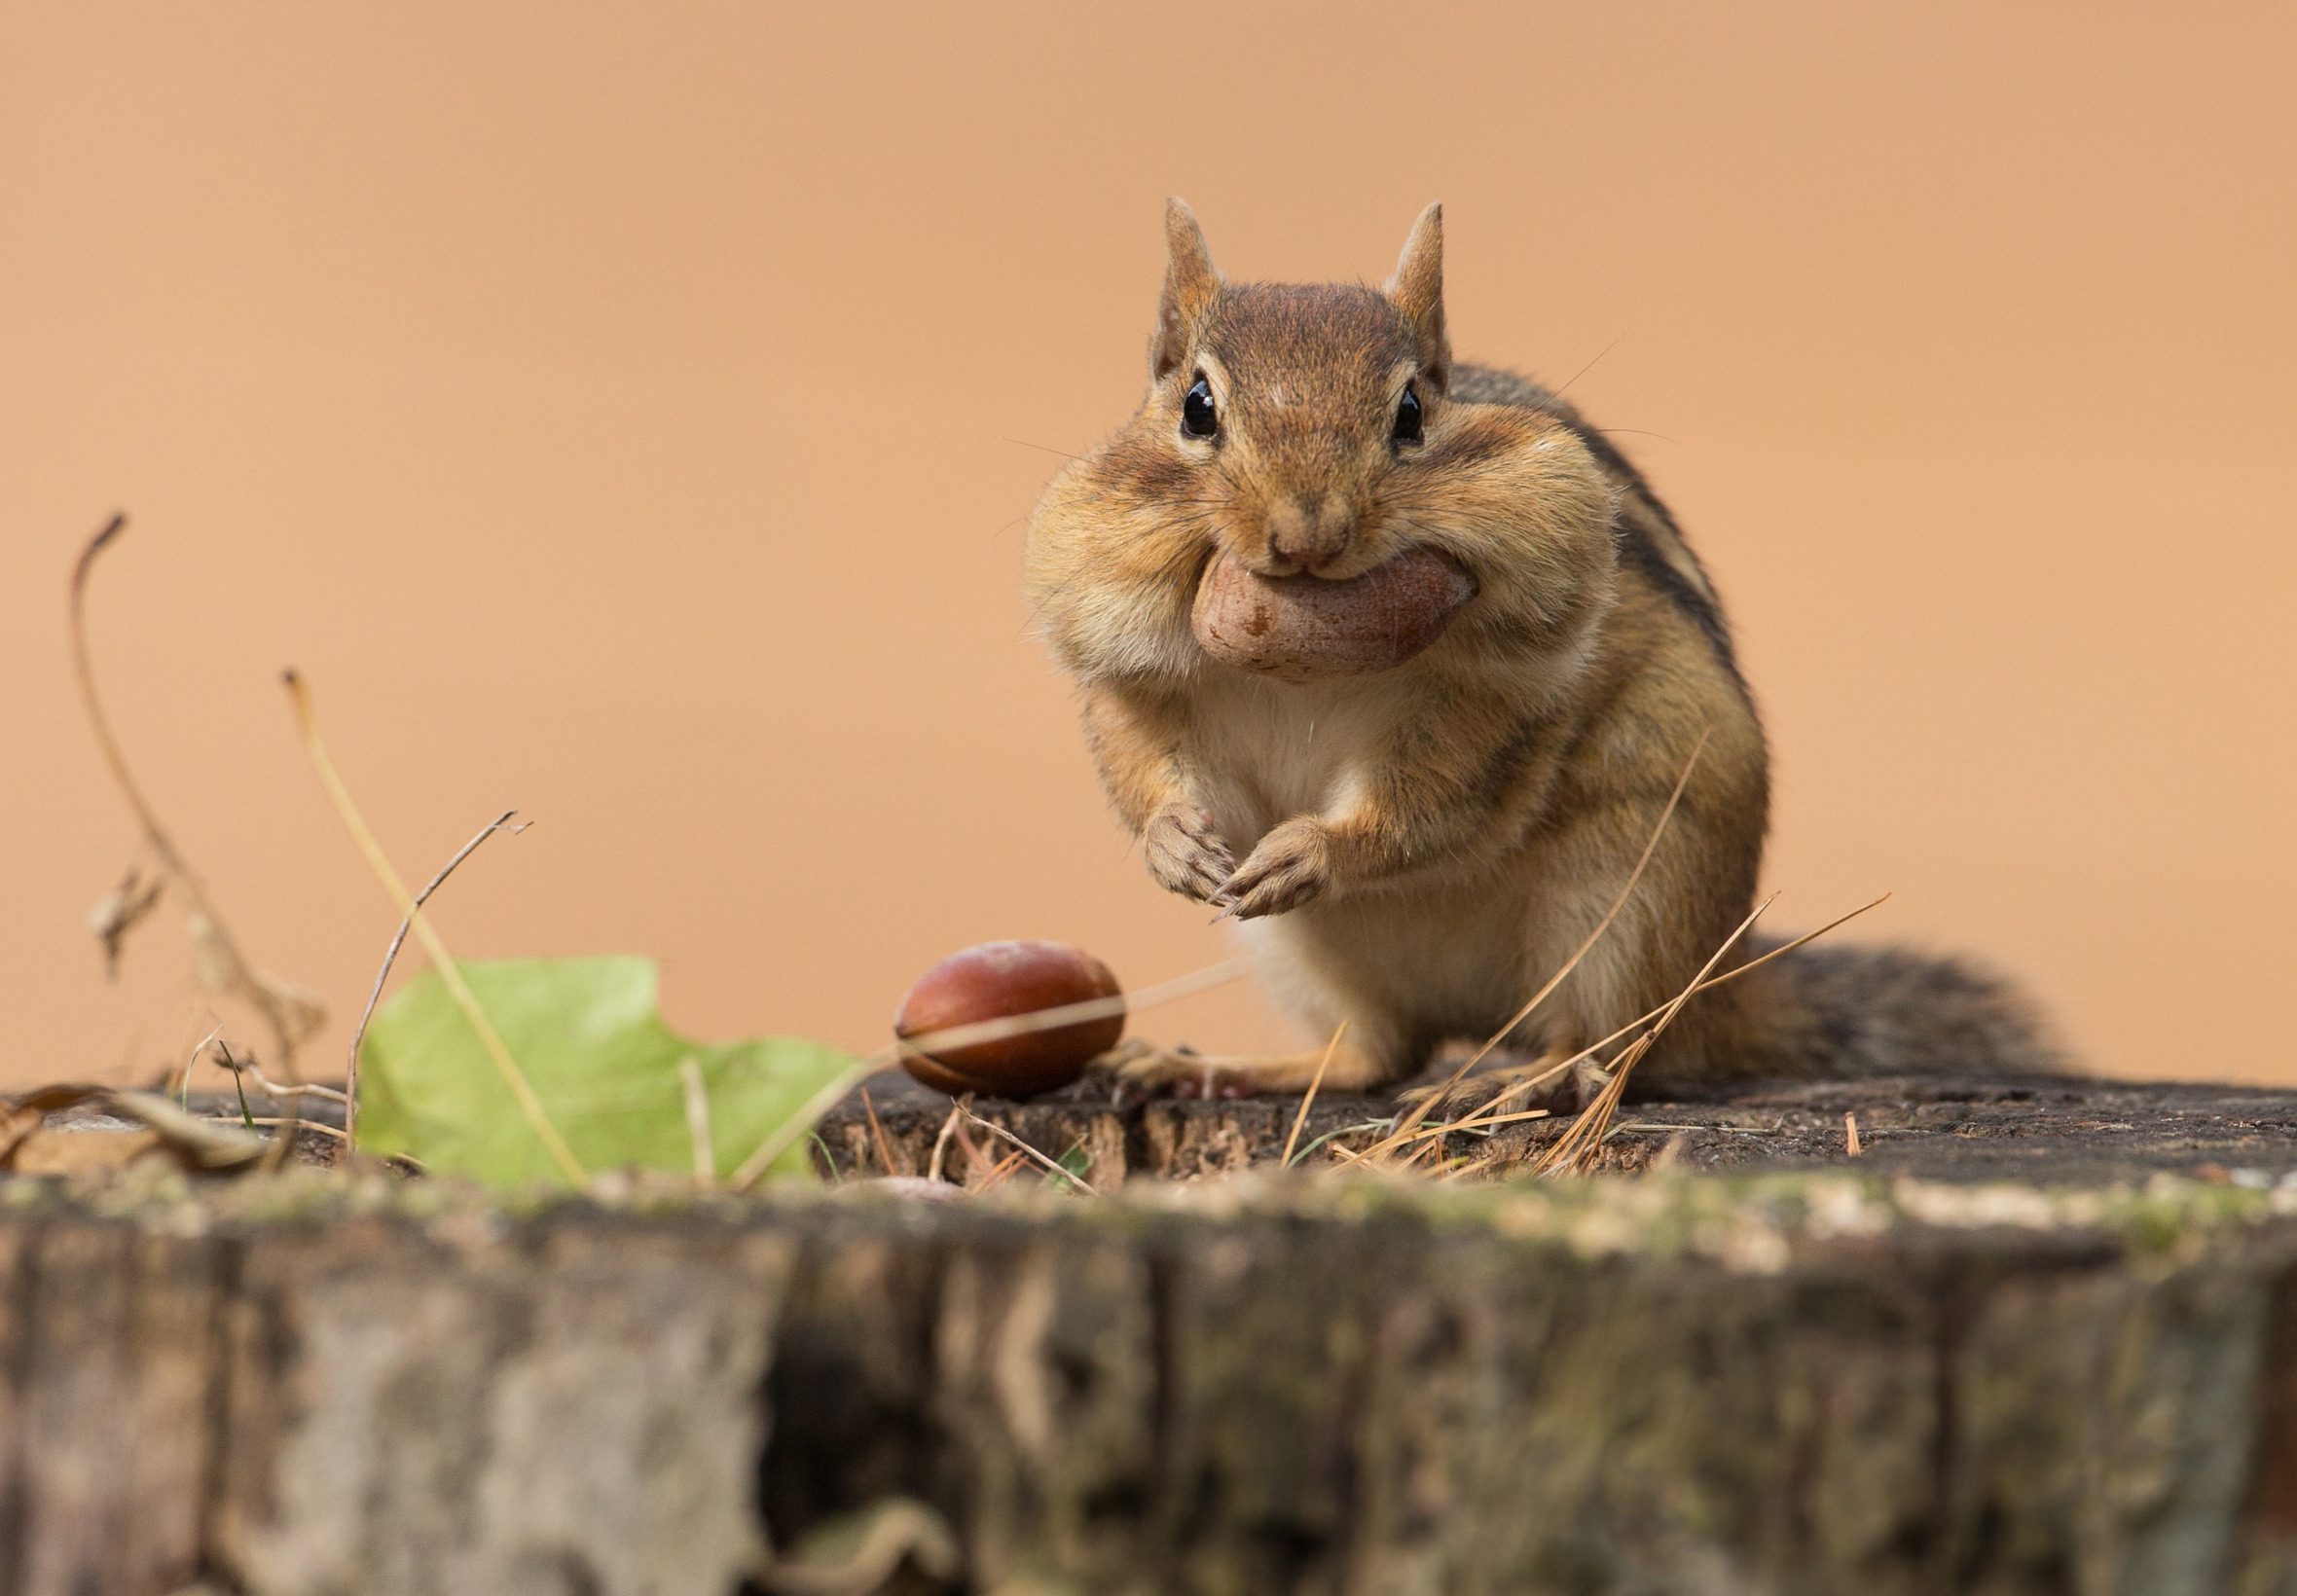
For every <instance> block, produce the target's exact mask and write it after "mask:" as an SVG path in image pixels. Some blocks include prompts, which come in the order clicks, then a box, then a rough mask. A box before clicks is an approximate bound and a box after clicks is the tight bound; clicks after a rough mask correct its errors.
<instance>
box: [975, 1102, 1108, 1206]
mask: <svg viewBox="0 0 2297 1596" xmlns="http://www.w3.org/2000/svg"><path fill="white" fill-rule="evenodd" d="M958 1112H959V1113H962V1114H964V1115H965V1116H966V1119H967V1120H969V1121H971V1122H972V1123H973V1124H975V1125H978V1126H980V1127H981V1129H983V1130H985V1131H987V1132H989V1133H990V1134H991V1135H992V1136H1002V1137H1003V1138H1004V1139H1005V1140H1006V1141H1007V1142H1010V1143H1012V1144H1013V1148H1014V1150H1015V1151H1016V1152H1019V1153H1022V1154H1025V1155H1026V1156H1028V1157H1029V1158H1032V1159H1034V1160H1036V1161H1037V1162H1038V1163H1039V1164H1042V1165H1043V1166H1044V1167H1045V1169H1046V1170H1047V1171H1048V1172H1050V1173H1051V1174H1054V1175H1057V1176H1059V1177H1060V1178H1061V1179H1064V1180H1066V1181H1068V1182H1069V1183H1070V1184H1071V1185H1073V1186H1075V1187H1076V1189H1077V1190H1079V1191H1081V1192H1083V1193H1084V1194H1085V1195H1086V1196H1087V1197H1097V1196H1099V1195H1100V1193H1099V1191H1097V1190H1096V1189H1094V1187H1093V1184H1092V1182H1090V1181H1089V1180H1086V1179H1083V1178H1082V1177H1080V1176H1076V1175H1072V1174H1070V1173H1069V1171H1068V1170H1066V1169H1064V1168H1063V1167H1062V1166H1061V1165H1059V1164H1057V1163H1055V1162H1054V1161H1053V1160H1052V1159H1050V1158H1047V1157H1046V1156H1045V1155H1044V1154H1043V1153H1041V1152H1039V1151H1038V1150H1037V1149H1036V1148H1035V1147H1033V1146H1031V1145H1030V1144H1029V1143H1026V1142H1024V1141H1022V1140H1021V1139H1020V1138H1019V1137H1017V1136H1015V1135H1014V1134H1013V1133H1012V1132H1010V1131H1008V1130H1006V1129H1005V1128H1004V1127H1003V1125H1000V1124H997V1123H996V1122H995V1121H993V1120H987V1119H983V1118H982V1117H981V1116H980V1115H979V1114H977V1113H975V1112H973V1110H972V1109H971V1108H969V1107H966V1106H963V1105H960V1106H959V1107H958Z"/></svg>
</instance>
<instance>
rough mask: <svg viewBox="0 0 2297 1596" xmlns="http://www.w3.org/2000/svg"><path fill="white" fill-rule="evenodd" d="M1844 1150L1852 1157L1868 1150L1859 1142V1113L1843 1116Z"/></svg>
mask: <svg viewBox="0 0 2297 1596" xmlns="http://www.w3.org/2000/svg"><path fill="white" fill-rule="evenodd" d="M1842 1150H1843V1152H1844V1153H1845V1154H1847V1155H1848V1156H1849V1157H1852V1158H1856V1157H1858V1156H1859V1154H1860V1153H1862V1152H1864V1151H1865V1150H1866V1149H1865V1148H1863V1147H1861V1146H1860V1145H1859V1144H1858V1115H1857V1114H1855V1113H1848V1114H1844V1115H1843V1116H1842Z"/></svg>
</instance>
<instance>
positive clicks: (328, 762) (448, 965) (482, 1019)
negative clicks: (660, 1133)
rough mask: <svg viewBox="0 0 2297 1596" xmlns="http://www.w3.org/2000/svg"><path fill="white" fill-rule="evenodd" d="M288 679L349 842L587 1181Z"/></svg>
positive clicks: (556, 1148)
mask: <svg viewBox="0 0 2297 1596" xmlns="http://www.w3.org/2000/svg"><path fill="white" fill-rule="evenodd" d="M285 679H286V683H287V692H288V696H289V697H290V698H292V699H293V700H294V703H295V715H296V720H297V722H298V724H299V725H300V726H301V728H302V731H303V744H304V748H305V751H306V752H308V753H309V754H310V761H311V766H312V768H313V769H314V770H316V771H317V772H318V773H319V784H320V785H321V786H323V787H325V788H326V789H327V796H328V798H329V799H331V800H332V801H333V802H334V804H335V812H336V814H338V815H340V816H343V823H344V827H345V829H346V830H347V831H349V832H350V834H351V841H352V842H354V843H356V844H357V845H358V848H359V852H361V853H363V854H365V855H366V858H367V867H368V868H369V869H370V870H372V871H374V872H375V879H376V880H377V881H379V882H381V883H382V884H383V891H384V893H385V894H387V895H388V896H389V898H390V900H391V903H392V905H393V906H394V907H395V908H396V909H397V910H398V911H399V913H400V915H401V916H402V917H404V918H405V919H406V920H408V921H410V922H412V923H413V925H414V927H415V935H416V937H417V938H418V939H419V941H420V942H421V943H422V948H423V952H425V953H427V954H429V955H430V961H431V967H432V968H434V969H436V970H437V971H438V972H439V980H440V982H441V984H443V985H444V986H445V987H446V989H447V992H448V995H449V996H450V997H453V998H454V999H455V1004H456V1007H457V1008H459V1009H461V1010H462V1017H463V1018H464V1019H465V1020H466V1021H468V1022H469V1023H470V1028H471V1031H472V1032H473V1033H474V1034H476V1035H477V1036H478V1038H479V1044H480V1045H481V1046H482V1047H484V1048H485V1049H486V1051H487V1057H488V1058H489V1059H491V1060H492V1062H493V1065H494V1068H495V1070H496V1071H497V1072H498V1073H500V1074H501V1076H502V1079H503V1083H504V1084H505V1085H507V1086H508V1087H509V1088H510V1091H511V1096H512V1097H514V1098H515V1099H517V1100H518V1105H519V1109H520V1111H521V1112H522V1113H524V1114H525V1115H526V1116H527V1123H528V1124H529V1126H530V1127H532V1128H533V1131H534V1134H535V1136H536V1137H537V1138H538V1139H540V1141H541V1143H542V1144H543V1146H544V1148H545V1149H546V1150H548V1152H549V1153H550V1156H551V1158H552V1160H553V1161H554V1162H555V1163H556V1164H557V1165H558V1166H559V1172H560V1173H561V1174H562V1175H564V1176H565V1178H566V1179H568V1180H570V1181H571V1182H573V1184H574V1186H575V1188H576V1189H577V1190H579V1189H581V1188H582V1187H584V1186H587V1185H589V1184H590V1177H589V1175H588V1174H586V1173H585V1172H584V1170H583V1168H582V1164H581V1162H580V1161H579V1160H578V1159H576V1158H575V1156H574V1150H573V1149H572V1148H571V1147H569V1146H567V1145H566V1139H565V1137H563V1136H561V1135H560V1134H559V1128H558V1127H557V1126H556V1125H553V1124H552V1123H551V1122H550V1115H549V1114H547V1113H545V1112H543V1108H542V1100H541V1099H540V1098H538V1097H536V1096H535V1095H534V1088H533V1087H532V1086H530V1085H529V1084H528V1081H527V1076H526V1073H525V1071H523V1070H520V1069H519V1066H518V1062H517V1061H516V1060H515V1059H513V1058H512V1057H511V1056H510V1049H509V1048H507V1047H505V1046H504V1045H503V1043H502V1037H501V1036H500V1035H499V1034H497V1033H496V1032H495V1030H494V1023H493V1022H492V1020H490V1019H488V1018H487V1011H486V1010H485V1009H483V1008H481V1007H480V1006H479V999H478V998H477V997H475V996H474V995H473V994H472V992H471V990H470V986H469V984H468V983H467V982H465V981H464V980H463V978H462V966H461V965H459V964H457V963H456V961H455V956H454V955H453V954H451V953H449V952H448V951H447V944H446V943H445V942H444V941H443V940H441V938H440V936H439V933H438V932H437V931H436V930H435V929H433V928H432V926H431V923H430V917H429V916H427V915H425V914H424V913H423V912H422V910H421V909H420V908H419V906H417V904H416V902H415V899H414V898H413V897H412V896H411V895H410V894H409V893H408V891H407V884H406V883H405V882H403V881H401V880H400V879H399V873H398V871H396V870H394V869H392V868H391V861H390V859H389V858H388V857H387V856H385V854H384V853H383V845H382V844H380V843H378V842H377V841H376V840H375V833H373V832H372V831H369V830H368V829H367V822H366V821H365V820H364V819H362V818H361V817H360V816H359V810H358V806H357V805H356V804H354V803H352V802H351V795H350V789H349V788H347V787H346V786H345V785H344V784H343V778H342V777H341V776H338V775H337V774H336V771H335V762H334V761H333V760H332V759H330V758H328V757H327V745H326V744H324V743H321V742H320V741H319V724H318V720H317V718H316V717H315V716H314V715H313V714H312V712H311V698H310V689H308V688H307V687H306V686H305V685H304V681H303V678H302V677H301V676H299V675H297V674H296V673H295V672H294V671H288V672H286V677H285Z"/></svg>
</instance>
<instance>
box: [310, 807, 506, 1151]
mask: <svg viewBox="0 0 2297 1596" xmlns="http://www.w3.org/2000/svg"><path fill="white" fill-rule="evenodd" d="M517 813H518V811H517V810H515V809H506V810H504V811H503V812H502V813H501V814H500V815H498V816H495V817H494V819H493V820H492V822H491V823H490V824H489V825H488V826H487V827H486V829H485V830H483V831H481V832H480V833H479V834H478V835H477V836H475V837H473V838H472V839H471V840H470V841H469V842H467V843H464V844H463V845H462V847H461V848H460V849H459V850H457V851H456V854H455V857H453V858H451V859H449V860H448V861H447V865H446V868H445V869H443V870H441V871H440V872H439V873H438V874H437V875H435V876H433V877H431V879H430V885H429V886H428V887H425V888H424V889H422V890H421V891H419V892H418V893H416V894H415V906H416V907H417V908H418V909H419V908H421V907H422V906H423V905H424V904H425V903H428V902H429V901H430V895H431V894H432V893H433V892H435V891H437V890H438V889H439V888H440V886H441V885H442V884H444V883H445V881H446V880H447V878H448V877H449V876H452V875H453V874H455V867H456V865H458V864H460V863H461V862H462V861H463V860H464V859H467V858H469V857H470V856H471V854H472V853H473V852H477V850H478V846H479V844H481V843H483V842H485V841H486V840H487V839H488V838H489V837H492V836H493V835H494V833H496V832H497V831H504V830H507V831H509V832H511V833H512V834H514V835H515V834H517V833H519V832H521V831H524V830H526V829H527V826H524V825H512V824H511V823H510V817H511V816H513V815H516V814H517ZM533 823H534V822H533V821H531V820H529V821H528V822H527V825H532V824H533ZM413 924H414V922H413V921H412V920H410V919H404V918H403V919H401V920H400V922H399V928H398V931H397V932H396V933H395V934H394V935H393V936H392V937H391V945H390V946H389V947H388V948H386V949H384V950H383V967H382V968H381V969H379V970H377V971H376V972H375V985H374V986H373V987H372V988H371V989H369V991H368V993H367V1006H366V1007H365V1008H363V1009H361V1010H360V1011H359V1024H358V1028H357V1029H356V1030H354V1031H353V1032H352V1033H351V1056H350V1063H349V1065H348V1066H347V1067H346V1069H345V1070H344V1072H343V1080H344V1103H343V1131H344V1139H345V1140H346V1141H347V1142H348V1143H350V1144H351V1145H352V1146H354V1147H355V1146H357V1145H358V1144H359V1044H360V1043H361V1042H363V1041H365V1040H366V1039H367V1022H368V1021H369V1020H372V1019H374V1018H375V1005H376V1004H377V1003H378V1002H379V1001H381V1000H382V998H383V983H384V982H385V981H387V980H389V979H390V974H391V964H392V962H393V961H396V960H397V959H398V957H399V949H400V947H401V946H402V945H403V944H404V943H405V942H406V940H407V928H408V927H409V926H410V925H413Z"/></svg>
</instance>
